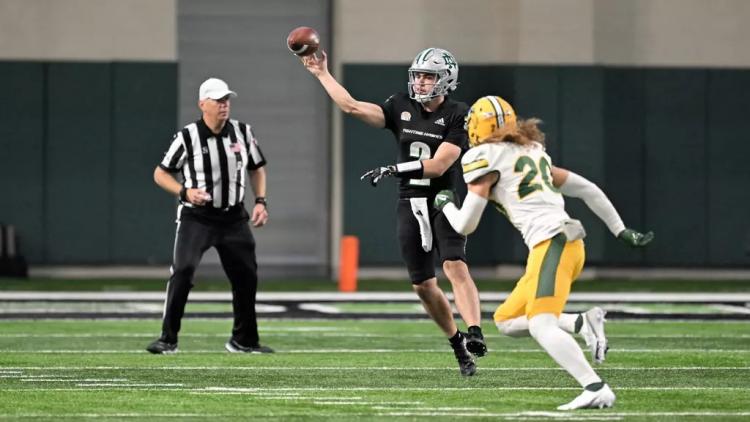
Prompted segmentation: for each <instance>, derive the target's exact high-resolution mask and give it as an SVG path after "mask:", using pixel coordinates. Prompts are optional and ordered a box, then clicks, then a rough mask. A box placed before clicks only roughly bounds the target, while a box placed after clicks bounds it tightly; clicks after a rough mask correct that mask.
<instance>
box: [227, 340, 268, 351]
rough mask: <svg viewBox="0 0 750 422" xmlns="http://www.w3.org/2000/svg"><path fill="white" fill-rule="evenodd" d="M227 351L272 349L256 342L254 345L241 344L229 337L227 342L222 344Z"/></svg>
mask: <svg viewBox="0 0 750 422" xmlns="http://www.w3.org/2000/svg"><path fill="white" fill-rule="evenodd" d="M224 348H225V349H227V352H229V353H274V351H273V349H272V348H270V347H268V346H261V345H260V344H256V345H254V346H250V347H247V346H243V345H241V344H239V343H237V342H236V341H235V340H234V339H231V338H230V339H229V341H228V342H227V344H225V345H224Z"/></svg>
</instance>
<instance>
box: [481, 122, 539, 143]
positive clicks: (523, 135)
mask: <svg viewBox="0 0 750 422" xmlns="http://www.w3.org/2000/svg"><path fill="white" fill-rule="evenodd" d="M540 124H542V121H541V119H537V118H536V117H532V118H530V119H518V121H517V122H516V124H515V125H505V126H502V127H500V128H499V129H497V130H495V132H493V133H492V136H490V137H489V138H487V139H486V140H485V141H484V143H487V142H495V143H497V142H512V143H514V144H518V145H522V146H525V145H529V144H530V143H532V142H539V143H540V144H542V145H544V140H545V135H544V132H542V131H541V130H540V129H539V125H540Z"/></svg>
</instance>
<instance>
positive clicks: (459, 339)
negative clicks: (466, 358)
mask: <svg viewBox="0 0 750 422" xmlns="http://www.w3.org/2000/svg"><path fill="white" fill-rule="evenodd" d="M463 340H464V336H463V335H461V331H458V330H456V334H453V337H451V338H449V339H448V341H449V342H450V343H451V347H453V348H454V349H455V348H456V347H460V346H461V345H462V344H463Z"/></svg>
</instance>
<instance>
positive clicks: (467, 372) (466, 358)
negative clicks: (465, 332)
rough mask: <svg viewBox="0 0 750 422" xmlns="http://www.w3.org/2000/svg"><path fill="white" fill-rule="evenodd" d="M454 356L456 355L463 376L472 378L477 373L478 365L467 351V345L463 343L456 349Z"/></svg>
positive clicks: (454, 349)
mask: <svg viewBox="0 0 750 422" xmlns="http://www.w3.org/2000/svg"><path fill="white" fill-rule="evenodd" d="M453 354H454V355H456V360H457V361H458V369H459V370H461V375H463V376H465V377H470V376H472V375H474V374H475V373H476V372H477V365H476V364H475V363H474V358H472V357H471V353H469V351H468V350H466V344H465V343H463V342H462V343H461V345H460V346H458V347H454V348H453Z"/></svg>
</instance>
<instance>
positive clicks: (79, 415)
mask: <svg viewBox="0 0 750 422" xmlns="http://www.w3.org/2000/svg"><path fill="white" fill-rule="evenodd" d="M591 412H595V411H591ZM419 415H424V416H429V415H427V414H426V413H416V412H415V413H414V416H419ZM443 415H447V414H446V413H438V414H436V416H443ZM748 415H750V412H616V413H613V412H610V411H603V412H602V413H591V414H590V415H583V414H581V413H573V412H543V411H539V412H534V411H531V412H493V413H489V412H487V413H481V414H461V415H460V416H462V417H502V418H519V417H520V418H526V417H536V418H540V417H551V418H555V419H565V420H571V419H573V420H576V417H580V418H582V419H581V420H595V419H601V418H606V417H618V418H620V417H623V418H624V417H628V416H709V417H714V416H716V417H723V416H748ZM229 416H234V417H236V416H237V414H236V413H235V414H232V415H228V414H223V413H153V412H147V413H145V412H144V413H136V412H130V413H21V414H18V413H13V414H0V417H9V418H55V419H57V418H141V417H144V418H207V417H208V418H212V417H229ZM274 416H275V417H278V415H273V414H259V415H257V417H260V418H263V417H274ZM310 416H318V417H326V416H332V417H333V416H339V417H340V416H342V415H341V414H339V413H326V412H314V413H311V415H310ZM346 416H359V414H357V415H352V414H348V415H346ZM361 416H367V415H361ZM372 416H398V415H396V414H395V412H394V413H390V412H389V413H379V414H375V415H372ZM405 416H406V415H405Z"/></svg>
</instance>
